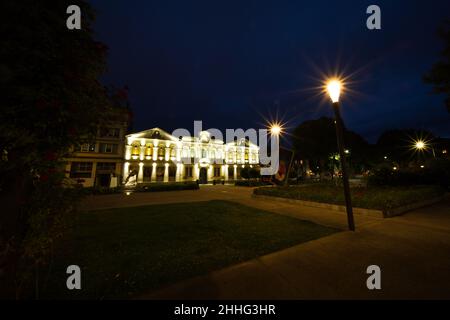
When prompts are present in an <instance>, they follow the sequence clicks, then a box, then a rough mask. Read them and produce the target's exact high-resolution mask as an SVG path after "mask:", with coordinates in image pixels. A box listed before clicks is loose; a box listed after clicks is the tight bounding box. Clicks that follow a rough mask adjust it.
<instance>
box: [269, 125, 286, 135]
mask: <svg viewBox="0 0 450 320" xmlns="http://www.w3.org/2000/svg"><path fill="white" fill-rule="evenodd" d="M281 131H283V129H282V128H281V126H280V125H279V124H278V123H273V124H271V125H270V133H271V134H272V135H273V136H277V137H278V136H279V135H280V134H281Z"/></svg>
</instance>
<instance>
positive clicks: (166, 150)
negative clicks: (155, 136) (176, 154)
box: [164, 146, 170, 161]
mask: <svg viewBox="0 0 450 320" xmlns="http://www.w3.org/2000/svg"><path fill="white" fill-rule="evenodd" d="M164 151H165V153H164V160H166V161H169V160H170V147H168V146H166V148H165V150H164Z"/></svg>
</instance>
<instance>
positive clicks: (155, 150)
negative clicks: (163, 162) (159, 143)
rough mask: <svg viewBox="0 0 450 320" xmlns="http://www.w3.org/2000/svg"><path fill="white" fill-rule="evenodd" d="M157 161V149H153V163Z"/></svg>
mask: <svg viewBox="0 0 450 320" xmlns="http://www.w3.org/2000/svg"><path fill="white" fill-rule="evenodd" d="M156 160H158V147H153V161H156Z"/></svg>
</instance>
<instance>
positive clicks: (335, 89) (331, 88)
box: [327, 79, 342, 103]
mask: <svg viewBox="0 0 450 320" xmlns="http://www.w3.org/2000/svg"><path fill="white" fill-rule="evenodd" d="M341 88H342V84H341V81H339V80H338V79H332V80H330V81H328V83H327V92H328V95H329V96H330V99H331V101H332V102H333V103H336V102H339V96H340V94H341Z"/></svg>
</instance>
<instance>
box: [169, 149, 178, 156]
mask: <svg viewBox="0 0 450 320" xmlns="http://www.w3.org/2000/svg"><path fill="white" fill-rule="evenodd" d="M176 156H177V150H176V149H175V147H171V148H170V157H171V158H175V157H176Z"/></svg>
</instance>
